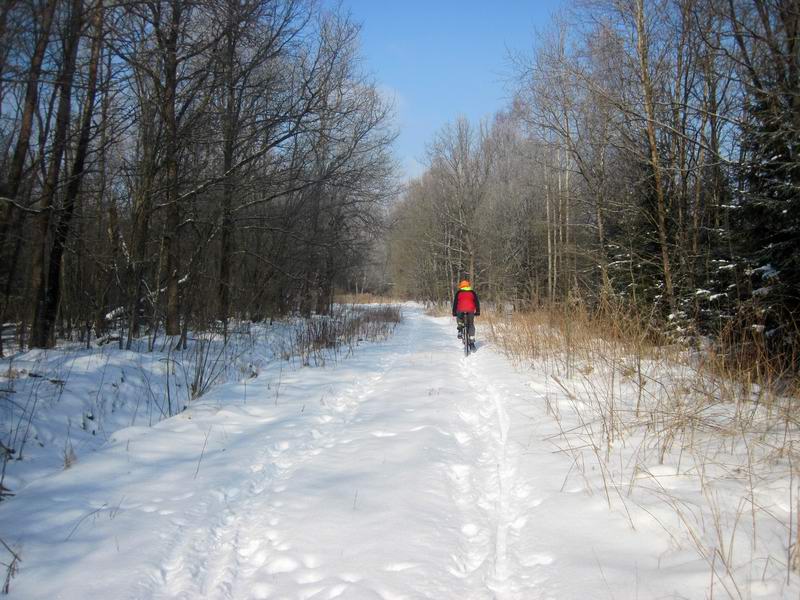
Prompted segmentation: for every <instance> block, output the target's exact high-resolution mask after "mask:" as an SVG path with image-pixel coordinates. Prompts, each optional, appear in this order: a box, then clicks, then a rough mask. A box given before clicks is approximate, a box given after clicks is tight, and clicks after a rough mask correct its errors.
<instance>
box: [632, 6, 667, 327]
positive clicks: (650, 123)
mask: <svg viewBox="0 0 800 600" xmlns="http://www.w3.org/2000/svg"><path fill="white" fill-rule="evenodd" d="M636 29H637V33H638V36H637V37H638V39H637V46H638V51H639V67H640V70H641V72H640V75H641V80H642V91H643V92H644V108H645V113H646V117H647V142H648V145H649V147H650V166H651V168H652V169H653V182H654V186H655V193H656V211H657V214H656V225H657V228H658V243H659V247H660V249H661V268H662V271H663V275H664V292H665V295H666V297H667V302H668V304H669V309H670V312H672V313H674V312H675V292H674V289H673V285H672V267H671V265H670V260H669V241H668V237H667V202H666V194H665V193H664V182H663V174H662V170H661V161H660V159H659V156H658V143H657V140H656V125H655V122H656V115H655V99H654V96H653V84H652V81H651V79H650V60H649V54H648V53H649V39H648V34H647V23H646V19H645V14H644V0H636Z"/></svg>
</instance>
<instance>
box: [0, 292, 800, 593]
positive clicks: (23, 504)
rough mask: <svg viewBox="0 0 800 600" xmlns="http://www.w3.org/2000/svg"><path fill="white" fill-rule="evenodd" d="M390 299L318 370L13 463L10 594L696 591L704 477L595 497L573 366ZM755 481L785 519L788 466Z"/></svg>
mask: <svg viewBox="0 0 800 600" xmlns="http://www.w3.org/2000/svg"><path fill="white" fill-rule="evenodd" d="M404 312H405V318H404V321H403V322H402V323H401V324H400V325H399V326H398V327H397V329H396V331H395V334H394V336H392V337H391V338H390V339H388V340H387V341H384V342H381V343H372V344H365V345H362V346H360V347H359V348H358V349H357V350H356V351H355V352H354V353H353V354H352V355H351V356H349V357H348V358H347V359H345V360H341V361H339V362H338V363H336V364H334V365H331V364H330V363H329V364H328V365H327V366H325V367H324V368H323V367H313V366H301V365H300V364H291V363H285V362H282V361H270V362H268V361H265V362H264V364H261V365H259V368H258V375H257V376H256V377H253V378H249V379H248V378H242V379H241V380H236V379H231V380H229V381H228V382H227V383H225V384H222V385H219V386H217V387H215V388H213V389H212V390H211V391H210V392H209V393H208V394H207V395H206V396H204V397H203V398H201V399H200V400H198V401H194V402H192V403H191V404H190V406H189V408H188V409H187V410H185V411H183V412H181V413H180V414H177V415H176V416H173V417H172V418H169V419H166V420H163V421H161V422H159V423H157V424H155V425H154V426H153V427H145V426H143V425H142V424H134V425H133V426H129V427H122V428H120V429H118V430H117V431H114V432H113V433H109V435H108V441H107V442H105V443H104V444H102V445H100V446H99V447H98V448H97V450H96V451H93V452H80V453H79V455H78V460H77V462H75V463H74V464H73V465H72V466H71V467H70V468H68V469H62V470H60V471H58V472H56V473H54V474H50V475H48V476H40V477H38V478H35V479H28V480H30V483H29V484H28V485H27V486H25V487H23V488H22V489H21V490H20V491H19V493H18V494H17V495H16V496H15V497H14V498H12V499H10V500H8V501H5V502H3V503H2V504H0V531H2V536H1V537H2V538H3V539H4V540H5V541H6V542H7V543H8V544H9V545H10V546H11V547H12V548H14V549H15V550H16V551H18V552H19V555H20V558H21V563H20V564H19V573H18V574H17V576H16V577H15V578H14V579H13V580H12V581H11V594H10V596H9V597H10V598H19V599H22V598H26V599H27V598H60V599H84V598H129V599H134V598H135V599H161V598H186V599H190V598H191V599H194V598H223V599H240V598H241V599H250V598H270V599H273V598H274V599H281V598H287V599H288V598H292V599H295V598H296V599H326V600H327V599H333V598H343V599H345V598H347V599H371V598H375V599H382V600H395V599H400V598H414V599H416V598H430V599H434V598H435V599H446V598H470V599H475V600H479V599H487V600H489V599H495V600H512V599H515V600H516V599H518V600H527V599H532V598H537V599H543V600H544V599H556V598H557V599H559V600H562V599H571V598H572V599H584V598H660V597H670V598H672V597H686V598H702V597H707V595H708V590H709V584H710V582H712V581H713V578H712V577H710V576H709V561H710V560H711V559H710V558H709V557H708V556H699V555H698V552H697V551H696V549H695V548H694V547H693V546H692V544H691V542H690V541H689V540H688V535H687V534H686V533H685V527H684V525H683V522H687V521H691V519H692V517H697V518H699V519H702V518H703V516H704V515H703V513H702V510H701V509H700V508H699V506H700V503H699V499H700V498H701V497H702V495H703V494H704V493H711V492H709V491H708V490H707V489H706V490H702V489H700V488H701V487H702V486H699V485H698V483H697V479H696V477H694V476H693V475H692V474H691V472H690V471H691V469H688V468H687V467H686V465H685V464H681V463H680V462H673V461H672V459H671V457H668V458H669V460H668V461H665V462H664V464H659V463H657V462H643V463H642V464H641V469H639V470H638V471H637V473H638V474H637V476H636V480H635V481H620V480H618V479H617V480H616V481H617V482H618V483H615V480H614V479H613V478H612V479H611V480H610V482H609V484H608V485H610V486H611V489H612V492H611V493H610V494H609V495H608V496H607V495H604V494H602V493H598V487H597V486H598V484H599V481H600V478H603V480H604V481H605V479H606V477H607V476H610V475H613V473H605V471H604V467H603V466H602V465H603V463H602V462H600V461H598V462H596V463H592V462H591V461H590V460H584V459H582V458H581V459H580V460H579V461H578V462H576V460H577V459H576V458H575V457H576V456H584V455H583V454H580V455H579V454H576V453H575V452H574V450H575V448H576V447H577V446H575V445H573V444H574V443H575V441H576V439H575V438H572V437H570V436H569V434H566V435H565V431H573V428H575V429H577V428H576V423H577V422H578V420H579V418H580V415H581V414H584V415H586V414H588V413H584V412H582V411H584V410H588V408H589V404H588V402H587V400H585V399H583V398H581V397H580V396H579V395H576V394H575V393H573V392H572V391H570V384H571V383H574V382H571V381H570V379H569V378H567V377H564V378H562V379H561V380H557V379H554V378H552V377H548V376H547V375H545V372H544V371H541V370H538V369H537V370H530V369H528V368H524V367H523V368H517V367H515V366H514V365H512V364H511V363H510V362H509V360H508V359H506V358H505V357H504V356H502V355H501V354H500V353H499V352H497V351H496V350H495V349H493V348H492V346H491V345H490V344H488V343H486V342H482V341H480V336H481V330H480V327H481V323H479V324H478V327H479V330H478V335H479V343H478V346H479V347H478V351H477V353H476V354H473V355H471V356H470V357H467V358H465V357H463V355H462V354H461V352H460V345H459V342H458V340H457V339H456V336H455V328H454V326H453V324H452V320H451V319H448V318H435V317H429V316H426V315H425V314H424V313H423V311H422V309H421V308H420V307H418V306H413V305H406V307H405V309H404ZM598 373H599V369H598ZM92 389H93V388H92ZM98 389H100V388H98ZM103 389H105V388H103ZM105 393H107V390H106V391H103V392H98V394H100V395H101V396H102V395H103V394H105ZM584 403H586V404H584ZM556 416H557V417H558V418H556ZM584 442H586V440H584ZM631 444H632V446H630V447H628V446H626V447H625V451H626V452H627V451H632V450H633V449H635V447H636V446H635V440H634V441H632V442H631ZM617 450H619V452H620V457H619V460H620V461H622V460H624V459H627V458H626V456H623V454H622V452H623V449H622V448H619V449H616V448H614V449H613V452H616V451H617ZM587 452H588V454H587V456H588V457H591V456H592V455H593V452H592V451H591V450H590V449H587ZM614 456H616V455H614ZM723 458H724V457H720V460H722V459H723ZM687 462H688V459H687ZM632 488H635V489H634V493H635V494H640V495H639V496H636V497H635V500H637V501H631V500H626V499H625V498H626V496H627V492H626V490H627V489H632ZM645 488H649V489H650V490H652V493H649V494H648V493H645V491H644V490H645ZM664 490H669V491H670V493H669V494H666V493H665V492H664ZM756 493H757V500H758V502H759V504H760V505H763V506H766V507H768V508H769V511H770V514H771V515H772V516H771V517H770V520H775V521H778V520H781V519H785V518H786V515H787V514H788V513H787V512H786V511H787V510H790V509H791V506H790V505H789V503H788V502H787V501H788V499H789V494H788V482H787V481H784V480H783V479H773V480H764V481H760V482H758V483H757V492H756ZM665 498H666V499H667V500H666V501H665ZM670 499H672V500H670ZM672 502H675V503H677V504H678V507H679V508H680V509H682V510H684V511H686V512H688V513H689V514H685V513H680V512H678V511H676V510H675V509H674V507H673V506H672V504H671V503H672ZM693 511H694V512H693ZM679 515H683V516H679ZM749 518H750V516H749V513H748V514H747V519H749ZM747 519H744V518H743V520H744V521H746V520H747ZM682 521H683V522H682ZM691 522H692V523H694V521H691ZM740 526H743V525H740ZM759 526H760V527H763V528H764V529H765V530H766V529H768V528H769V527H770V525H769V524H768V523H766V522H765V523H762V522H761V521H759ZM780 531H781V530H780V527H777V526H775V527H773V528H772V529H770V530H769V538H770V539H771V543H772V544H777V545H778V546H780V544H781V543H782V540H785V539H786V537H780V536H777V535H773V532H780ZM698 535H702V534H698ZM773 538H774V539H773ZM762 551H763V549H762ZM769 551H770V549H767V552H769ZM737 558H738V560H739V561H740V562H741V561H742V560H744V561H747V560H748V557H747V556H745V555H744V554H742V555H741V556H739V555H737ZM781 558H782V557H781V556H780V555H777V556H775V557H773V561H774V562H775V563H779V562H780V560H781ZM783 558H784V559H785V557H783ZM716 568H717V569H721V568H722V567H721V566H720V563H717V567H716ZM754 568H755V569H756V570H759V573H760V569H763V571H764V572H765V573H767V576H766V577H765V578H764V580H763V581H756V583H752V584H748V587H747V588H746V593H747V594H748V595H747V596H746V597H752V598H776V597H779V596H780V595H781V594H786V595H787V596H786V597H797V593H798V586H797V585H796V583H795V582H794V581H793V582H792V584H791V585H788V586H787V585H786V584H785V581H784V580H782V579H779V578H775V577H772V575H773V574H772V569H767V568H766V567H764V565H763V563H760V562H759V563H758V564H757V565H755V567H754ZM782 576H784V577H785V570H784V571H782ZM756 579H757V578H756ZM714 591H715V592H716V596H715V597H717V596H719V597H723V594H724V591H723V588H722V586H720V584H719V582H718V581H717V582H715V587H714Z"/></svg>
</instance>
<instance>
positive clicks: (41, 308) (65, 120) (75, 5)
mask: <svg viewBox="0 0 800 600" xmlns="http://www.w3.org/2000/svg"><path fill="white" fill-rule="evenodd" d="M81 9H82V2H81V0H72V5H71V8H70V18H69V30H68V33H67V39H66V40H65V45H64V64H63V65H62V68H61V73H60V74H59V78H58V90H59V92H58V93H59V101H58V111H57V113H56V126H55V131H54V132H53V136H54V138H53V146H52V150H51V156H50V167H49V168H48V171H47V178H46V179H45V182H44V186H43V188H42V195H41V198H40V201H39V208H40V209H41V211H42V212H41V213H40V214H38V215H37V216H36V221H35V227H34V233H33V240H32V248H33V251H32V257H31V290H32V298H33V302H34V304H33V315H32V326H31V338H30V346H32V347H36V348H46V347H47V346H48V345H49V343H50V339H49V334H50V328H48V327H45V324H44V321H43V316H44V313H45V290H46V288H45V286H46V285H47V282H46V281H45V246H46V244H47V234H48V230H49V228H50V219H51V212H52V209H53V207H54V201H55V195H56V191H57V189H58V183H59V178H60V174H61V161H62V158H63V156H64V151H65V149H66V145H67V133H68V129H69V120H70V114H71V112H72V82H73V79H74V77H75V62H76V56H77V53H78V42H79V40H80V32H81V24H82V17H83V15H82V14H81V12H82V11H81Z"/></svg>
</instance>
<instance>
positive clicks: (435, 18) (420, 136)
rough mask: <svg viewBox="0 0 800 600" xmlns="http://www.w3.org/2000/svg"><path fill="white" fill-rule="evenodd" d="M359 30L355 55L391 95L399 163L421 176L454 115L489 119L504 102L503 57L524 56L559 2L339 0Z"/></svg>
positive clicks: (505, 71) (506, 70)
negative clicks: (428, 151) (434, 141)
mask: <svg viewBox="0 0 800 600" xmlns="http://www.w3.org/2000/svg"><path fill="white" fill-rule="evenodd" d="M341 2H342V8H343V9H344V10H346V11H350V13H351V15H352V17H353V19H354V20H355V21H356V22H358V23H360V24H361V25H362V30H361V43H362V56H363V58H364V60H365V67H366V69H367V70H368V71H369V72H370V73H371V74H372V75H373V77H374V78H375V80H376V81H377V83H378V85H379V86H380V87H381V88H382V89H383V90H384V91H385V92H386V93H387V94H389V95H391V96H394V98H395V105H396V112H397V117H398V127H399V129H400V136H399V139H398V140H397V143H396V150H397V155H398V158H399V159H400V161H401V163H402V165H403V167H404V169H405V171H406V175H407V176H416V175H419V174H420V173H421V172H422V166H421V165H420V164H419V163H418V162H417V161H423V160H424V154H425V145H426V144H427V143H428V142H429V141H430V140H431V138H432V136H433V134H434V133H435V132H436V131H437V130H438V129H440V128H441V127H442V125H444V124H445V123H447V122H448V121H452V120H454V119H455V118H456V117H457V116H459V115H464V116H466V117H467V118H469V119H470V120H473V121H477V120H478V119H480V118H482V117H485V116H491V115H492V114H494V113H495V112H496V111H497V110H500V109H502V108H504V107H505V106H506V105H507V103H508V99H509V98H508V96H509V95H508V90H507V87H508V86H507V78H508V76H509V74H510V72H511V69H510V67H509V64H508V50H509V49H511V50H524V51H528V52H529V51H530V49H531V48H532V47H533V36H534V34H535V30H536V29H537V28H538V29H543V28H545V27H546V26H547V24H548V23H549V20H550V15H551V13H552V12H553V11H555V10H557V9H558V8H559V7H560V6H562V5H563V1H562V0H540V1H537V0H527V1H525V0H496V1H495V2H491V1H487V0H483V1H480V0H467V1H460V2H459V1H455V0H428V1H421V0H341Z"/></svg>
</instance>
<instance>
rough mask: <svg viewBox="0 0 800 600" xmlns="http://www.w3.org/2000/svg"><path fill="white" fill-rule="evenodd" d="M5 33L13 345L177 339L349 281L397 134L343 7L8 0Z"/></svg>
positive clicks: (1, 162)
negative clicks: (361, 58) (366, 70)
mask: <svg viewBox="0 0 800 600" xmlns="http://www.w3.org/2000/svg"><path fill="white" fill-rule="evenodd" d="M0 39H2V47H0V74H1V76H0V86H1V87H0V107H2V113H1V114H0V143H2V155H0V173H2V176H1V177H0V182H1V183H0V197H2V198H1V200H0V213H1V216H0V257H1V258H0V287H1V288H2V292H0V295H1V296H2V300H0V322H3V323H7V324H8V327H9V330H10V331H13V335H14V337H15V338H16V340H17V341H18V343H19V346H20V347H26V346H27V347H39V348H44V347H49V346H52V345H53V344H54V343H55V341H56V339H57V338H59V337H61V338H79V339H81V340H84V339H86V340H87V342H88V339H89V338H92V339H95V338H100V339H104V338H105V339H108V338H109V336H113V337H114V338H116V339H118V340H119V343H120V344H121V345H122V344H123V343H124V344H125V345H126V346H127V347H130V343H131V340H132V339H135V338H136V337H137V336H139V335H141V334H142V333H143V332H145V331H147V332H150V333H149V335H151V337H152V335H153V333H154V332H157V331H163V332H164V333H166V335H169V336H177V335H181V336H182V338H183V343H184V344H185V336H186V331H187V327H189V326H191V327H193V328H198V329H205V328H209V327H214V328H222V329H225V328H226V327H227V323H228V320H229V319H230V318H231V317H248V318H251V319H253V320H259V319H263V318H265V317H273V316H275V315H276V314H286V313H287V312H291V311H298V312H300V313H302V314H306V315H308V314H310V313H311V312H312V311H316V312H325V311H327V310H328V308H329V307H330V304H331V302H332V294H333V286H334V282H337V283H341V284H342V285H348V282H349V281H350V280H351V279H353V280H355V281H358V280H359V277H360V278H361V279H363V273H362V271H363V269H361V271H359V268H360V267H362V266H363V265H364V263H365V261H366V259H367V254H366V252H367V250H368V249H369V248H370V247H371V244H372V243H373V241H374V239H375V236H376V233H377V232H378V231H379V225H380V224H381V223H380V217H381V207H382V206H383V205H384V202H385V199H386V198H387V197H389V196H391V195H392V194H393V193H394V189H395V185H396V184H395V181H394V171H393V161H392V157H391V153H390V144H391V142H392V140H393V137H394V135H395V134H394V131H393V125H392V122H391V120H390V116H391V107H390V105H389V103H387V102H386V101H385V100H384V99H383V98H382V97H381V96H380V95H379V94H378V93H377V91H376V87H375V84H374V83H373V82H372V81H371V79H370V78H369V77H368V76H367V74H365V73H364V72H363V70H362V69H361V68H360V67H359V64H358V55H357V40H358V26H357V25H356V24H355V23H353V22H352V20H350V19H349V17H348V16H347V15H345V14H344V13H343V12H342V11H338V12H337V11H336V10H329V9H323V8H322V7H321V6H320V5H319V4H318V3H315V2H307V1H306V0H285V1H284V0H281V1H278V2H271V1H266V0H253V1H246V2H241V1H239V0H220V1H217V0H212V1H209V2H206V1H201V2H197V1H195V0H169V1H166V2H161V1H157V2H122V3H114V4H112V3H109V2H106V1H105V0H92V1H88V2H87V1H84V0H71V1H65V0H44V1H39V0H33V1H28V0H10V1H9V2H4V3H3V8H2V13H0ZM354 285H355V284H354ZM361 285H362V286H363V283H362V284H361ZM0 337H1V336H0Z"/></svg>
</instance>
